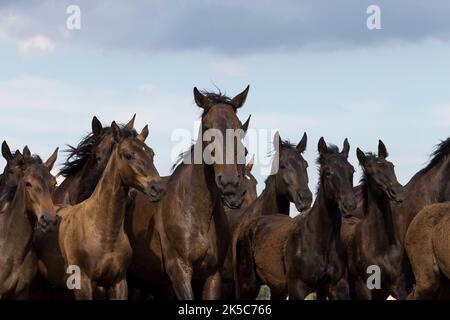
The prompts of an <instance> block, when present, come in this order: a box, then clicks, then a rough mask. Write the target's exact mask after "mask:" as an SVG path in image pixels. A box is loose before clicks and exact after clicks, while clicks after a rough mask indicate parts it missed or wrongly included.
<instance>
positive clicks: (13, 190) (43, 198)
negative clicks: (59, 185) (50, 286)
mask: <svg viewBox="0 0 450 320" xmlns="http://www.w3.org/2000/svg"><path fill="white" fill-rule="evenodd" d="M11 156H12V155H11ZM56 157H57V151H55V153H54V154H53V155H52V156H50V158H49V159H48V160H47V161H46V162H45V163H43V162H42V160H41V159H40V158H39V157H37V156H35V157H23V156H22V154H20V152H19V151H16V153H15V154H14V156H12V157H8V158H9V161H8V165H11V164H10V163H9V162H10V161H12V160H14V161H15V163H16V164H17V165H18V166H19V168H20V172H19V173H17V174H18V175H20V176H19V178H18V181H17V184H16V185H11V184H10V185H7V186H6V188H7V190H6V192H5V194H6V195H7V197H8V198H9V199H7V201H8V202H7V203H9V205H8V206H7V207H6V208H5V210H3V211H2V212H1V213H0V252H1V255H0V298H3V299H26V298H27V297H28V289H29V286H30V283H31V281H32V280H33V278H34V276H35V274H36V271H37V260H36V255H35V252H34V250H33V247H32V240H33V233H34V229H35V228H37V227H39V228H40V229H41V230H42V231H43V232H46V231H48V230H51V229H52V228H53V227H54V226H56V223H57V216H56V214H55V208H54V206H53V202H52V193H53V191H54V189H55V186H56V179H55V177H53V176H52V175H51V174H50V170H51V169H52V167H53V164H54V163H55V161H56ZM8 165H7V166H8Z"/></svg>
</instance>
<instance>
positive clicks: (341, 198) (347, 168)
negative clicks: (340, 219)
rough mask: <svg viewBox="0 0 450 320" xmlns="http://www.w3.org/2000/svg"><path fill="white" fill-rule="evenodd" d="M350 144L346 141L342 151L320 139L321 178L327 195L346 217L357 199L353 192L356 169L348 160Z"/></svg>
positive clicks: (353, 207) (354, 207) (352, 209)
mask: <svg viewBox="0 0 450 320" xmlns="http://www.w3.org/2000/svg"><path fill="white" fill-rule="evenodd" d="M349 150H350V145H349V144H348V141H347V139H345V141H344V148H343V150H342V152H338V151H337V148H336V150H334V147H333V148H332V149H329V147H327V145H326V143H325V140H323V138H321V139H320V141H319V153H320V158H319V161H320V178H321V184H322V187H323V189H324V192H325V194H326V196H327V197H328V198H329V199H331V200H332V201H333V202H334V203H335V204H336V205H337V206H338V208H339V212H340V213H341V214H342V215H343V216H344V217H345V216H350V215H352V214H353V211H354V210H355V209H356V201H355V197H354V194H353V174H354V172H355V169H354V168H353V166H352V165H351V164H350V163H349V162H348V161H347V158H348V152H349Z"/></svg>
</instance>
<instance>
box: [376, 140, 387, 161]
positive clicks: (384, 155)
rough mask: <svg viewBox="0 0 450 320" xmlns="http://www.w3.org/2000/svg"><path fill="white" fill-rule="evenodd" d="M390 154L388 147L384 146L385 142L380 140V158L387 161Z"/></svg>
mask: <svg viewBox="0 0 450 320" xmlns="http://www.w3.org/2000/svg"><path fill="white" fill-rule="evenodd" d="M388 155H389V154H388V152H387V149H386V146H385V145H384V143H383V141H381V140H378V156H379V157H380V158H383V159H386V158H387V157H388Z"/></svg>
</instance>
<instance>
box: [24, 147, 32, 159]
mask: <svg viewBox="0 0 450 320" xmlns="http://www.w3.org/2000/svg"><path fill="white" fill-rule="evenodd" d="M23 156H24V157H31V151H30V149H29V148H28V146H25V147H24V148H23Z"/></svg>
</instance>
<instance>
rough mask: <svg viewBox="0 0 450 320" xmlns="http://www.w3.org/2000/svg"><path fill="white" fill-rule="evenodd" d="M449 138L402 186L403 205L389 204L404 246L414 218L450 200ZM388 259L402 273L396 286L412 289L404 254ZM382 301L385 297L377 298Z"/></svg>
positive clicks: (407, 262) (409, 269)
mask: <svg viewBox="0 0 450 320" xmlns="http://www.w3.org/2000/svg"><path fill="white" fill-rule="evenodd" d="M449 155H450V138H448V139H447V140H445V141H442V142H441V143H440V144H439V145H438V146H437V148H436V150H435V151H434V152H433V154H432V158H431V160H430V162H429V164H428V165H427V166H426V167H425V168H424V169H422V170H420V171H419V172H418V173H416V174H415V175H414V176H413V177H412V178H411V180H410V181H409V182H408V183H407V184H406V185H405V186H404V189H403V190H404V201H403V202H401V203H391V208H390V209H391V211H392V213H391V216H392V224H393V229H394V233H395V235H396V238H397V239H398V241H399V242H400V243H401V244H402V245H403V246H404V240H405V235H406V231H407V229H408V227H409V224H410V222H411V221H412V219H414V217H415V216H416V214H417V213H418V212H419V211H420V210H421V209H423V208H424V207H426V206H428V205H430V204H433V203H436V202H445V201H449V200H450V183H449V181H450V180H449V176H450V157H449ZM386 258H387V259H391V260H390V261H389V262H386V263H388V264H390V265H391V267H392V268H394V269H396V270H399V269H402V270H403V274H404V281H405V282H406V283H405V284H400V283H399V284H398V286H400V287H406V288H407V291H410V290H411V289H412V285H413V282H414V279H413V274H412V271H411V266H410V264H409V261H408V257H407V255H406V252H405V251H403V255H402V259H399V258H398V257H395V256H394V257H391V256H387V257H386ZM377 298H385V296H381V297H377Z"/></svg>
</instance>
